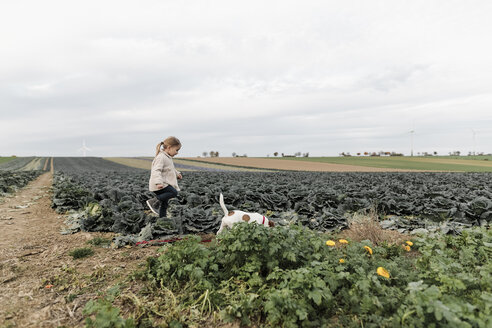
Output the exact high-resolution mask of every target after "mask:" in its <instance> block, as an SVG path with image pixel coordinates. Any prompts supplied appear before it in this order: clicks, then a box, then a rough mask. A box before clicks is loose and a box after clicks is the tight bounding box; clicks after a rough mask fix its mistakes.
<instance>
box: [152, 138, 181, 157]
mask: <svg viewBox="0 0 492 328" xmlns="http://www.w3.org/2000/svg"><path fill="white" fill-rule="evenodd" d="M163 146H164V147H163ZM178 146H179V147H181V142H180V141H179V139H178V138H176V137H167V138H166V139H164V141H161V142H159V143H158V144H157V147H156V152H155V156H157V155H158V154H159V152H160V151H161V147H163V148H162V149H166V148H168V147H178Z"/></svg>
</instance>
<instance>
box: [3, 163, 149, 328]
mask: <svg viewBox="0 0 492 328" xmlns="http://www.w3.org/2000/svg"><path fill="white" fill-rule="evenodd" d="M51 184H52V173H51V172H47V173H44V174H43V175H41V176H40V177H38V178H37V179H36V180H34V181H32V182H31V183H30V184H29V185H28V186H26V187H25V188H23V189H22V190H19V191H18V192H17V193H16V194H15V195H12V196H10V197H7V198H4V199H0V273H1V274H0V288H1V292H0V327H59V326H69V327H81V326H83V325H84V316H83V315H82V309H83V307H84V305H85V303H86V302H87V301H88V300H89V299H91V298H95V297H96V296H97V294H98V292H101V291H104V289H105V288H107V287H108V286H111V285H112V284H113V283H116V282H118V281H121V280H123V279H125V278H126V277H127V276H128V274H129V273H131V272H132V271H133V270H134V269H136V268H138V266H139V265H141V264H142V263H144V262H145V258H147V257H148V256H153V255H156V254H157V249H158V248H157V247H148V248H140V247H131V248H122V249H111V248H101V247H92V248H93V250H94V252H95V254H94V255H93V256H91V257H88V258H84V259H77V260H75V259H73V258H72V256H70V255H69V253H70V251H72V250H73V249H76V248H81V247H90V245H89V244H88V243H87V241H89V240H92V239H93V238H94V237H102V238H108V239H111V238H112V235H111V234H103V233H76V234H73V235H62V234H61V233H60V231H61V230H62V228H63V227H64V224H63V221H64V216H63V215H60V214H58V213H56V212H55V211H53V209H52V208H51V198H52V193H51Z"/></svg>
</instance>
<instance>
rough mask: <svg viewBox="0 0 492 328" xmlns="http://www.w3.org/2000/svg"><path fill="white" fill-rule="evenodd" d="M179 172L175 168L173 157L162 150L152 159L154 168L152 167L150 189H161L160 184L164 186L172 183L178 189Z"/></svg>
mask: <svg viewBox="0 0 492 328" xmlns="http://www.w3.org/2000/svg"><path fill="white" fill-rule="evenodd" d="M178 174H180V172H179V171H178V170H176V169H175V168H174V163H173V158H172V157H171V156H169V154H168V153H166V152H165V151H162V150H161V151H160V152H159V154H157V156H156V157H155V158H154V160H153V161H152V168H151V169H150V179H149V190H150V191H157V190H159V189H158V188H157V185H158V184H161V185H163V186H164V188H166V187H167V186H169V185H171V186H173V187H174V188H175V189H176V190H179V186H178Z"/></svg>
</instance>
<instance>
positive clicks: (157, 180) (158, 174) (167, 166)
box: [147, 137, 183, 218]
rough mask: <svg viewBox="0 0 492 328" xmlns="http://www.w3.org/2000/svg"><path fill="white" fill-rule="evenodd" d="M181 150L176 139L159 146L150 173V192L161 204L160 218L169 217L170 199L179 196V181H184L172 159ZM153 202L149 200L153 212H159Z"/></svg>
mask: <svg viewBox="0 0 492 328" xmlns="http://www.w3.org/2000/svg"><path fill="white" fill-rule="evenodd" d="M180 149H181V142H180V141H179V139H178V138H176V137H168V138H166V139H165V140H164V141H162V142H160V143H159V144H157V147H156V154H155V158H154V160H153V161H152V168H151V171H150V179H149V190H150V191H152V192H154V194H155V196H156V198H157V199H158V200H159V202H160V204H159V205H160V206H159V217H160V218H163V217H166V215H167V206H168V202H169V199H171V198H174V197H177V196H178V191H179V186H178V179H182V178H183V176H182V175H181V173H180V172H179V171H178V170H176V169H175V168H174V163H173V159H172V158H173V157H174V156H176V155H177V154H178V152H179V150H180ZM151 201H152V200H151V199H149V200H148V201H147V204H148V205H149V207H150V208H151V210H152V211H153V212H157V211H156V210H155V207H156V206H155V205H154V204H151ZM152 205H154V206H152Z"/></svg>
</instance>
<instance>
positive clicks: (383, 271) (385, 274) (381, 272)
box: [376, 267, 390, 278]
mask: <svg viewBox="0 0 492 328" xmlns="http://www.w3.org/2000/svg"><path fill="white" fill-rule="evenodd" d="M376 272H377V273H378V275H380V276H381V277H385V278H389V277H390V274H389V272H388V271H387V270H386V269H385V268H383V267H379V268H378V269H377V270H376Z"/></svg>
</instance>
